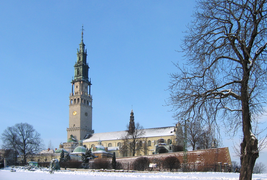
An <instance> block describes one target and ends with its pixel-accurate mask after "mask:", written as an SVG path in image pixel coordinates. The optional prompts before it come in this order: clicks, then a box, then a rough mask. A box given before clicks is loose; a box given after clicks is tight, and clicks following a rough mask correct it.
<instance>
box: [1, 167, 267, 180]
mask: <svg viewBox="0 0 267 180" xmlns="http://www.w3.org/2000/svg"><path fill="white" fill-rule="evenodd" d="M238 176H239V174H238V173H213V172H206V173H202V172H195V173H181V172H179V173H170V172H165V173H164V172H151V173H150V172H149V173H139V172H131V173H129V172H90V171H89V170H88V171H55V172H54V173H53V174H50V173H49V171H47V170H36V171H28V170H24V169H16V172H11V168H6V169H1V170H0V179H1V180H18V179H19V180H24V179H25V180H78V179H93V180H107V179H108V180H125V179H127V180H144V179H175V180H185V179H186V180H226V179H227V180H228V179H230V180H237V179H238ZM253 180H267V174H253Z"/></svg>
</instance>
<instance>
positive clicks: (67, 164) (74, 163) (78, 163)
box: [59, 160, 83, 168]
mask: <svg viewBox="0 0 267 180" xmlns="http://www.w3.org/2000/svg"><path fill="white" fill-rule="evenodd" d="M82 163H83V162H81V161H73V160H70V161H67V162H60V163H59V164H60V167H62V168H82V167H83V166H82Z"/></svg>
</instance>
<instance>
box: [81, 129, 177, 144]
mask: <svg viewBox="0 0 267 180" xmlns="http://www.w3.org/2000/svg"><path fill="white" fill-rule="evenodd" d="M174 134H175V133H174V126H168V127H161V128H149V129H144V135H143V136H142V137H157V136H158V137H162V136H171V135H174ZM126 135H127V131H115V132H105V133H95V134H93V135H92V137H90V138H89V139H85V140H83V142H95V141H99V140H101V141H107V140H118V139H122V138H123V137H125V136H126Z"/></svg>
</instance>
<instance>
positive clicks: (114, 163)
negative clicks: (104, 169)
mask: <svg viewBox="0 0 267 180" xmlns="http://www.w3.org/2000/svg"><path fill="white" fill-rule="evenodd" d="M112 169H116V154H115V152H113V156H112Z"/></svg>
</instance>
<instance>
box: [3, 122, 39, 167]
mask: <svg viewBox="0 0 267 180" xmlns="http://www.w3.org/2000/svg"><path fill="white" fill-rule="evenodd" d="M1 139H2V141H3V148H7V149H13V150H14V151H16V152H18V153H19V155H21V156H22V160H23V163H24V164H25V163H26V159H27V156H28V155H31V154H35V153H37V152H39V151H40V150H41V149H42V144H41V138H40V134H39V133H38V132H36V131H35V129H34V128H33V126H32V125H30V124H27V123H19V124H16V125H15V126H12V127H8V128H7V129H6V130H5V131H4V132H3V133H2V136H1Z"/></svg>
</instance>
